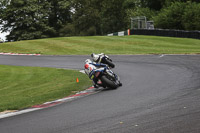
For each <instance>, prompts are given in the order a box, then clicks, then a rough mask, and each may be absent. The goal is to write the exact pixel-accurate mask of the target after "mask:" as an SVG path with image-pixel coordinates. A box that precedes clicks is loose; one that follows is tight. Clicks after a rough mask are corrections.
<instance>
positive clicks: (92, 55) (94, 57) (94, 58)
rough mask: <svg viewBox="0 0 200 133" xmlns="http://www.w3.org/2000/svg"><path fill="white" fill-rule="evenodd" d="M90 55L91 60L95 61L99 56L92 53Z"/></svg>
mask: <svg viewBox="0 0 200 133" xmlns="http://www.w3.org/2000/svg"><path fill="white" fill-rule="evenodd" d="M91 57H92V59H93V61H97V60H98V58H99V56H98V55H96V54H94V53H92V54H91Z"/></svg>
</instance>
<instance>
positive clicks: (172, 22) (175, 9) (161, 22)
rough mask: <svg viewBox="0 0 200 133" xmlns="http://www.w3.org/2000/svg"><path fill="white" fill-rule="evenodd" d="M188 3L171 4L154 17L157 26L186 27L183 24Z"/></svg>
mask: <svg viewBox="0 0 200 133" xmlns="http://www.w3.org/2000/svg"><path fill="white" fill-rule="evenodd" d="M185 7H186V3H182V2H175V3H173V4H172V5H171V6H169V7H167V8H164V9H162V10H161V12H160V13H159V14H158V15H157V16H155V17H154V24H155V27H156V28H162V29H180V30H182V29H184V27H183V25H182V16H183V13H184V9H185Z"/></svg>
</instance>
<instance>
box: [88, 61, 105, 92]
mask: <svg viewBox="0 0 200 133" xmlns="http://www.w3.org/2000/svg"><path fill="white" fill-rule="evenodd" d="M84 67H85V73H86V74H87V75H88V76H89V78H90V79H91V80H93V84H94V87H95V88H98V87H99V86H102V85H101V84H99V83H98V79H97V78H96V77H95V76H94V74H95V72H96V71H98V70H102V69H105V67H106V65H105V64H101V63H100V64H99V63H95V62H92V61H91V60H90V59H87V60H85V66H84Z"/></svg>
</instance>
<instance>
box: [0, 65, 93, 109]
mask: <svg viewBox="0 0 200 133" xmlns="http://www.w3.org/2000/svg"><path fill="white" fill-rule="evenodd" d="M76 78H79V83H76ZM89 86H91V81H90V80H89V78H88V77H87V76H86V75H85V74H82V73H80V72H78V71H75V70H64V69H56V68H40V67H22V66H6V65H0V112H1V111H4V110H18V109H22V108H26V107H30V106H32V105H36V104H41V103H44V102H47V101H51V100H55V99H58V98H63V97H66V96H68V95H71V94H74V93H75V92H77V91H81V90H84V89H87V88H88V87H89Z"/></svg>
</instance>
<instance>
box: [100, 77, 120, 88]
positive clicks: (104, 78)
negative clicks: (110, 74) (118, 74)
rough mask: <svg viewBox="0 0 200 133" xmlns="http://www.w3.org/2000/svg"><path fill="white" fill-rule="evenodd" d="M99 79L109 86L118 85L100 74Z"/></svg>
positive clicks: (115, 86)
mask: <svg viewBox="0 0 200 133" xmlns="http://www.w3.org/2000/svg"><path fill="white" fill-rule="evenodd" d="M101 81H102V83H103V84H104V85H106V86H107V87H109V88H112V89H116V88H117V87H118V85H117V84H115V82H114V81H111V80H109V79H108V78H107V77H106V76H102V77H101Z"/></svg>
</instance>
